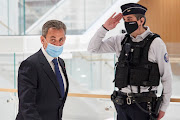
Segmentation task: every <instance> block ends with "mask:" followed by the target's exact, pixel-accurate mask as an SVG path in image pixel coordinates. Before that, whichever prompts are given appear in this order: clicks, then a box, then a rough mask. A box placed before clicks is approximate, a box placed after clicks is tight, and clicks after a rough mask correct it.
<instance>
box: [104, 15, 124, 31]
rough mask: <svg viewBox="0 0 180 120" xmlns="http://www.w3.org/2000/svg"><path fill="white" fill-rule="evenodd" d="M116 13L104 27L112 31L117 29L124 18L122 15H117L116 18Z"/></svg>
mask: <svg viewBox="0 0 180 120" xmlns="http://www.w3.org/2000/svg"><path fill="white" fill-rule="evenodd" d="M115 14H116V12H115V13H114V14H113V15H112V16H111V17H110V18H109V19H108V20H107V21H106V22H105V23H104V25H103V26H104V27H105V28H106V29H108V30H112V29H114V28H115V27H116V25H117V24H118V23H119V21H120V20H121V18H122V17H123V15H122V13H119V14H117V15H116V16H114V15H115Z"/></svg>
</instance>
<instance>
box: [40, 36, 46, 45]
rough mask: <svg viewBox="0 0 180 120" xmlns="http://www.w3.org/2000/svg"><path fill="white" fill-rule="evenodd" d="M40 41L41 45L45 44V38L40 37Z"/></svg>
mask: <svg viewBox="0 0 180 120" xmlns="http://www.w3.org/2000/svg"><path fill="white" fill-rule="evenodd" d="M40 39H41V43H42V44H44V42H45V39H44V37H43V36H41V37H40Z"/></svg>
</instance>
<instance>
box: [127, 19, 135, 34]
mask: <svg viewBox="0 0 180 120" xmlns="http://www.w3.org/2000/svg"><path fill="white" fill-rule="evenodd" d="M125 28H126V31H127V33H128V34H131V33H133V32H134V31H135V30H137V29H138V24H137V22H136V21H133V22H125Z"/></svg>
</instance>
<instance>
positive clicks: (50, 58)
mask: <svg viewBox="0 0 180 120" xmlns="http://www.w3.org/2000/svg"><path fill="white" fill-rule="evenodd" d="M41 50H42V52H43V54H44V56H45V57H46V59H47V61H48V62H49V63H50V62H52V60H53V59H54V58H53V57H51V56H50V55H49V54H48V53H47V52H46V50H45V49H44V47H41Z"/></svg>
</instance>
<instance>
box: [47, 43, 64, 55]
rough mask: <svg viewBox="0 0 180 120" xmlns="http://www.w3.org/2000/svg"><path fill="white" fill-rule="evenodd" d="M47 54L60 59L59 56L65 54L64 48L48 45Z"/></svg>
mask: <svg viewBox="0 0 180 120" xmlns="http://www.w3.org/2000/svg"><path fill="white" fill-rule="evenodd" d="M46 52H47V53H48V54H49V55H50V56H51V57H59V55H60V54H61V53H62V52H63V46H56V45H53V44H50V43H48V45H47V48H46Z"/></svg>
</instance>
